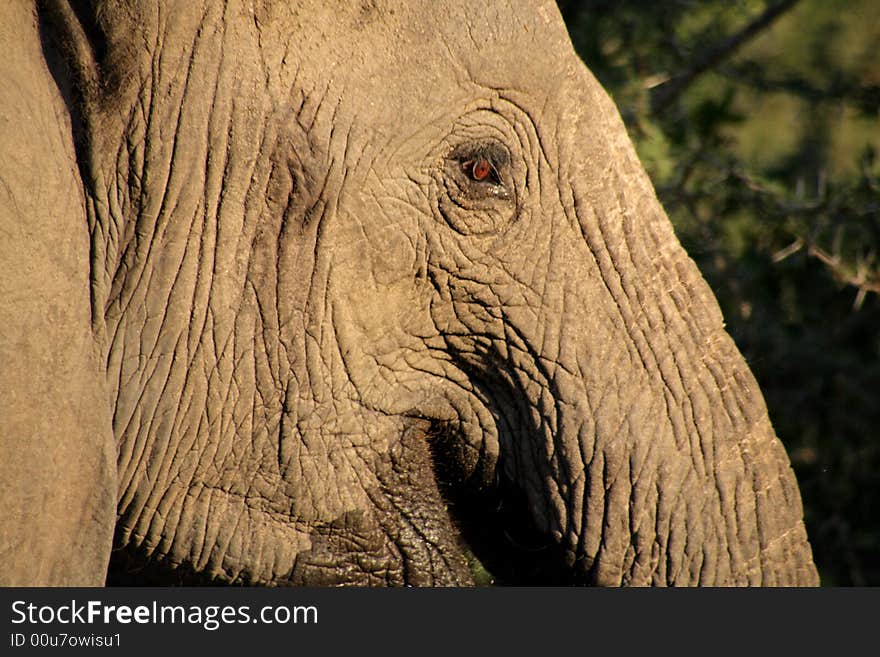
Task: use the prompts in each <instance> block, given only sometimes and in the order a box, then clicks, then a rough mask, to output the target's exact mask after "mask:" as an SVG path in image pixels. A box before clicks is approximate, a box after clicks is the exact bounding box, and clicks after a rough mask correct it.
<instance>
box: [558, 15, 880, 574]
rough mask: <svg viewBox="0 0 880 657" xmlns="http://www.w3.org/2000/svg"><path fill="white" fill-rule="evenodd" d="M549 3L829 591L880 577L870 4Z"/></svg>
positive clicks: (878, 97) (877, 38)
mask: <svg viewBox="0 0 880 657" xmlns="http://www.w3.org/2000/svg"><path fill="white" fill-rule="evenodd" d="M559 4H560V8H561V9H562V12H563V16H564V17H565V19H566V21H567V23H568V26H569V30H570V32H571V35H572V40H573V42H574V44H575V47H576V49H577V50H578V52H579V53H580V55H581V56H582V57H583V59H584V60H585V62H586V63H587V65H588V66H589V67H590V69H591V70H592V71H593V73H594V74H595V75H596V76H597V77H598V78H599V80H600V81H601V82H602V83H603V84H604V85H605V87H606V89H608V91H609V92H610V93H611V94H612V96H613V97H614V98H615V100H616V101H617V103H618V106H619V107H620V108H621V112H622V114H623V117H624V120H625V121H626V123H627V127H628V129H629V131H630V135H631V136H632V138H633V140H634V141H635V143H636V147H637V149H638V151H639V154H640V156H641V157H642V161H643V162H644V163H645V166H646V168H647V169H648V172H649V174H650V175H651V177H652V179H653V180H654V184H655V186H656V188H657V191H658V195H659V196H660V198H661V200H662V201H663V203H664V205H665V207H666V209H667V211H668V212H669V215H670V218H671V219H672V221H673V223H674V225H675V227H676V231H677V232H678V235H679V238H680V239H681V241H682V243H683V244H684V246H685V248H686V249H687V250H688V252H689V253H690V255H691V256H692V257H693V258H694V259H695V261H696V262H697V264H698V265H699V266H700V268H701V270H702V271H703V274H704V275H705V276H706V278H707V280H708V281H709V283H710V285H711V286H712V288H713V290H714V291H715V293H716V295H717V297H718V300H719V302H720V304H721V307H722V309H723V311H724V315H725V318H726V321H727V323H728V330H729V331H730V332H731V334H732V335H733V337H734V339H735V340H736V342H737V344H738V345H739V347H740V349H741V350H742V352H743V353H744V354H745V356H746V358H747V360H748V361H749V364H750V366H751V367H752V369H753V371H754V373H755V376H756V377H757V379H758V381H759V382H760V384H761V387H762V390H763V391H764V395H765V397H766V400H767V405H768V407H769V409H770V416H771V419H772V420H773V423H774V425H775V427H776V430H777V433H778V434H779V436H780V438H781V439H782V441H783V442H784V443H785V445H786V447H787V449H788V451H789V454H790V455H791V458H792V464H793V466H794V468H795V471H796V473H797V475H798V480H799V482H800V485H801V492H802V495H803V499H804V506H805V514H806V522H807V529H808V532H809V535H810V539H811V543H812V545H813V550H814V554H815V558H816V562H817V565H818V567H819V570H820V573H821V576H822V581H823V583H824V584H830V585H862V584H873V585H877V584H880V556H878V555H880V513H878V511H877V509H880V441H878V431H880V403H878V401H880V396H878V391H880V301H878V294H877V293H878V292H880V262H878V260H877V254H878V248H880V158H878V156H877V153H878V151H880V123H878V119H880V55H878V54H877V53H878V50H877V44H878V43H880V21H878V20H877V18H876V17H877V15H878V12H880V1H878V0H847V1H843V0H801V1H800V2H798V1H797V0H770V1H769V2H768V1H764V0H737V1H734V2H721V1H720V0H705V1H703V2H693V0H670V1H668V2H662V3H647V2H637V1H634V0H622V1H619V2H610V1H608V0H604V1H603V0H583V1H580V2H578V1H577V0H569V1H565V0H560V3H559ZM774 12H775V13H774Z"/></svg>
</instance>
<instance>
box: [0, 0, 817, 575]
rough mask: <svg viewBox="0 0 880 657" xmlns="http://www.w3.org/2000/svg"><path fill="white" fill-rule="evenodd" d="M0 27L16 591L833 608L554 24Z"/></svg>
mask: <svg viewBox="0 0 880 657" xmlns="http://www.w3.org/2000/svg"><path fill="white" fill-rule="evenodd" d="M91 5H97V7H93V6H91ZM0 14H2V16H0V46H2V47H0V52H3V53H4V55H3V60H2V62H0V89H2V90H3V92H2V96H0V152H2V153H3V154H4V156H3V161H2V162H0V234H2V239H0V262H2V263H3V267H2V277H0V286H2V287H0V326H2V327H3V329H2V332H0V362H2V364H3V369H2V370H0V377H2V380H0V418H2V419H0V422H2V425H0V431H2V434H0V438H2V453H0V486H2V508H0V561H2V563H3V568H0V580H2V583H4V584H51V585H55V584H101V583H103V582H105V577H107V573H108V567H109V580H108V581H110V582H111V583H113V582H123V583H141V582H164V583H168V582H205V581H225V582H231V583H259V584H282V583H294V584H366V585H384V584H394V585H399V584H415V585H431V584H435V585H436V584H467V583H470V582H471V574H470V570H469V568H468V563H467V558H468V557H467V554H468V550H471V551H472V552H473V553H474V554H476V556H477V557H479V558H480V559H481V560H482V561H483V562H484V563H485V564H486V565H487V566H488V568H489V569H490V570H491V571H492V572H494V574H495V575H496V576H497V577H498V578H499V579H500V580H501V581H504V582H510V583H530V582H543V583H590V584H602V585H621V584H623V585H627V584H629V585H649V584H655V585H666V584H676V585H683V584H735V585H744V584H754V585H757V584H762V585H770V584H779V585H795V584H796V585H809V584H816V583H817V575H816V570H815V567H814V566H813V562H812V557H811V551H810V546H809V543H808V541H807V537H806V534H805V531H804V525H803V522H802V508H801V500H800V496H799V492H798V489H797V485H796V482H795V478H794V475H793V473H792V470H791V468H790V466H789V462H788V459H787V457H786V454H785V451H784V449H783V447H782V445H781V444H780V442H779V441H778V440H777V438H776V437H775V435H774V432H773V429H772V428H771V426H770V422H769V420H768V417H767V411H766V409H765V406H764V402H763V400H762V397H761V394H760V392H759V390H758V387H757V385H756V383H755V380H754V378H753V377H752V375H751V373H750V372H749V370H748V368H747V366H746V364H745V362H744V361H743V358H742V356H741V355H740V354H739V353H738V351H737V349H736V348H735V346H734V345H733V343H732V342H731V340H730V338H729V337H728V335H727V334H726V333H725V331H724V328H723V322H722V317H721V313H720V311H719V309H718V305H717V303H716V301H715V299H714V298H713V296H712V293H711V292H710V290H709V288H708V286H707V285H706V283H705V282H704V281H703V279H702V278H701V277H700V274H699V272H698V271H697V269H696V267H695V266H694V264H693V262H692V261H691V260H690V259H689V258H688V257H687V255H686V254H685V253H684V251H683V250H682V248H681V246H680V245H679V243H678V241H677V240H676V238H675V236H674V234H673V231H672V227H671V225H670V223H669V221H668V219H667V217H666V215H665V214H664V212H663V210H662V208H661V207H660V205H659V204H658V202H657V199H656V197H655V194H654V191H653V189H652V186H651V183H650V182H649V180H648V178H647V177H646V175H645V173H644V171H643V169H642V167H641V165H640V164H639V162H638V161H637V159H636V156H635V154H634V151H633V148H632V145H631V144H630V142H629V140H628V138H627V135H626V132H625V130H624V127H623V125H622V124H621V121H620V118H619V116H618V113H617V111H616V109H615V108H614V106H613V105H612V102H611V101H610V100H609V98H608V96H607V95H606V94H605V93H604V92H603V91H602V89H601V88H600V87H599V85H598V83H597V82H596V80H595V79H594V78H593V77H592V76H591V75H590V73H589V72H588V71H587V70H586V68H585V67H584V66H583V64H582V63H581V62H580V61H579V60H578V58H577V57H576V55H575V54H574V52H573V50H572V47H571V44H570V42H569V39H568V36H567V34H566V31H565V27H564V25H563V23H562V20H561V19H560V16H559V13H558V11H557V9H556V7H555V5H554V4H553V3H547V2H544V3H540V2H510V3H506V2H488V3H473V2H461V3H458V2H444V3H439V2H438V3H434V2H430V3H429V2H395V1H391V0H388V1H385V0H377V1H370V2H363V3H357V2H338V3H337V2H325V1H323V0H321V1H317V0H316V1H314V2H283V1H281V0H263V1H259V0H228V2H217V1H216V0H203V1H192V2H190V1H187V2H176V3H172V2H155V1H154V0H143V2H137V1H131V2H122V1H120V0H107V1H104V0H95V2H93V3H88V2H81V3H78V5H77V10H76V12H74V11H73V10H72V9H71V8H70V7H68V6H67V4H66V3H65V2H63V1H61V2H58V1H53V2H46V3H43V4H41V5H40V6H39V7H37V8H35V7H32V6H31V3H29V2H23V1H19V0H16V1H12V2H4V3H3V6H2V9H0ZM10 90H14V91H12V92H11V91H10ZM480 160H486V161H487V162H488V163H490V164H491V167H492V171H491V175H489V176H487V177H486V178H485V179H484V180H476V179H475V177H476V176H475V175H474V162H480ZM111 546H113V548H114V549H113V556H112V559H111ZM466 546H469V547H466ZM108 563H109V566H108Z"/></svg>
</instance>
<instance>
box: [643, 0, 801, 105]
mask: <svg viewBox="0 0 880 657" xmlns="http://www.w3.org/2000/svg"><path fill="white" fill-rule="evenodd" d="M798 2H800V0H781V2H778V3H776V4H775V5H772V6H770V7H767V9H765V10H764V13H762V14H761V15H760V16H758V17H757V18H756V19H755V20H753V21H752V22H751V23H749V24H748V25H746V26H745V27H744V28H743V29H741V30H740V31H739V32H737V33H736V34H733V35H731V36H730V37H728V38H727V39H725V40H724V41H723V42H722V43H720V44H718V45H717V46H715V47H714V48H710V49H709V51H708V52H707V53H705V54H704V55H703V56H702V57H699V58H697V59H696V61H694V62H693V63H692V64H691V65H690V66H689V67H688V68H687V69H686V70H684V71H683V72H681V73H678V74H676V75H674V76H672V77H671V78H669V79H668V80H666V81H665V82H664V83H662V84H660V85H657V86H656V87H654V88H653V89H652V90H651V109H652V111H653V112H654V114H659V113H660V112H662V111H663V110H664V109H666V108H667V107H669V105H670V104H671V103H672V102H673V101H674V100H675V99H676V98H678V97H679V96H680V95H681V94H682V92H683V91H684V90H685V89H687V88H688V87H689V86H690V85H691V83H692V82H693V81H694V80H695V79H696V78H697V77H698V76H699V75H701V74H703V73H705V72H706V71H708V70H709V69H711V68H714V67H715V66H717V65H718V64H720V63H721V62H722V61H724V60H725V59H727V58H728V57H730V56H731V55H732V54H733V53H735V52H736V51H737V50H738V49H739V48H740V47H741V46H742V45H743V44H744V43H746V42H748V41H750V40H751V39H753V38H754V37H756V36H757V35H758V34H760V33H761V32H762V31H764V30H765V29H766V28H768V27H769V26H770V25H772V24H773V22H774V21H775V20H776V19H777V18H779V17H780V16H782V15H783V14H784V13H786V12H787V11H789V10H790V9H792V8H793V7H794V6H795V5H796V4H797V3H798Z"/></svg>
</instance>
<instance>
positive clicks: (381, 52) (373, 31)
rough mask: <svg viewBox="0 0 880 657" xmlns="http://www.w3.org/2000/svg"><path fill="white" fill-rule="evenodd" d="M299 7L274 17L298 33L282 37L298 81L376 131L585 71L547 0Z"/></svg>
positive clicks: (374, 0) (545, 90) (536, 90)
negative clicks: (287, 17)
mask: <svg viewBox="0 0 880 657" xmlns="http://www.w3.org/2000/svg"><path fill="white" fill-rule="evenodd" d="M296 11H297V14H298V15H296V16H293V17H292V19H291V21H276V24H277V25H278V26H279V27H280V29H282V30H291V29H293V30H295V31H293V32H287V35H286V36H287V38H289V39H297V40H298V42H297V43H296V44H288V48H290V47H293V48H295V49H296V50H298V55H299V58H300V59H301V61H300V66H299V67H298V68H297V71H296V75H297V76H298V77H299V76H303V75H304V76H305V77H306V78H309V79H313V80H318V81H324V82H326V81H328V80H329V81H330V83H331V84H333V85H334V86H335V87H336V88H338V89H340V90H341V91H340V93H341V94H343V95H344V96H345V97H348V98H351V99H353V102H355V103H356V104H357V111H358V114H359V115H360V117H361V119H363V120H364V122H369V123H370V124H371V125H373V126H375V127H379V126H382V125H386V124H387V125H393V126H394V127H395V128H396V129H399V128H400V127H401V126H402V125H405V124H406V122H407V121H408V120H412V121H418V120H424V119H425V116H424V114H423V113H424V112H425V111H429V112H430V111H431V110H432V109H433V108H438V109H439V108H450V107H453V106H455V105H460V104H461V103H467V102H468V101H469V100H470V99H471V98H473V96H474V94H475V89H480V88H484V89H493V90H518V91H526V92H528V93H529V95H530V96H532V97H534V98H536V99H537V100H542V99H543V98H545V97H547V96H552V95H555V94H557V93H558V92H559V88H560V85H561V83H562V82H563V81H564V80H565V79H566V78H571V77H577V73H578V69H579V68H582V66H581V65H580V62H579V60H578V59H577V58H576V56H575V55H574V53H573V50H572V47H571V42H570V40H569V37H568V34H567V32H566V29H565V26H564V24H563V22H562V20H561V18H560V16H559V11H558V9H557V8H556V6H555V3H553V2H531V1H528V2H490V3H473V2H451V3H440V2H430V3H428V2H417V3H413V2H406V1H403V0H365V1H364V2H354V3H348V2H339V3H337V2H329V3H328V2H319V3H316V6H313V7H308V8H300V9H298V10H296ZM279 38H281V39H282V40H283V39H284V38H285V35H284V34H280V35H279ZM365 101H366V102H365ZM418 113H422V115H421V116H420V115H419V114H418Z"/></svg>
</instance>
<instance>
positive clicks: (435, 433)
mask: <svg viewBox="0 0 880 657" xmlns="http://www.w3.org/2000/svg"><path fill="white" fill-rule="evenodd" d="M428 440H429V446H430V451H431V455H432V460H433V465H434V472H435V476H436V480H437V485H438V488H439V491H440V494H441V495H442V497H443V499H444V501H445V503H446V505H447V508H448V512H449V518H450V521H451V523H452V525H453V527H454V528H455V529H456V530H457V531H458V533H459V540H460V544H461V545H460V547H461V549H462V550H463V552H464V553H465V556H466V558H467V561H468V564H469V567H470V571H471V576H472V577H473V579H474V582H475V583H476V584H478V585H495V586H534V585H539V584H540V585H545V586H546V585H551V586H552V585H575V584H578V583H579V582H577V581H575V580H576V579H577V577H576V576H575V572H574V569H573V568H570V567H567V566H566V564H567V563H568V562H569V561H571V559H570V557H568V556H567V554H566V550H565V549H564V547H563V546H562V545H560V543H559V542H558V541H555V540H554V539H553V537H552V536H550V535H549V533H548V532H547V531H546V530H542V529H541V528H539V527H538V526H536V524H535V522H534V517H535V514H534V512H533V510H532V509H531V508H530V504H529V501H528V498H527V495H526V493H525V491H524V490H523V489H522V487H521V486H520V485H519V484H517V483H516V482H515V481H512V480H510V479H509V478H508V477H506V476H505V475H503V474H502V472H503V470H504V468H503V465H504V464H503V461H501V460H500V459H499V461H498V463H496V464H494V467H493V468H492V472H487V471H485V470H483V469H481V468H479V467H478V468H476V469H475V470H473V471H471V473H470V474H469V475H468V474H465V473H463V472H462V467H461V459H460V454H459V446H460V445H461V444H462V442H463V440H464V439H463V436H462V435H461V432H460V431H459V430H458V429H457V428H455V427H454V426H450V425H449V424H447V423H432V425H431V429H430V431H429V433H428ZM501 458H503V454H502V457H501Z"/></svg>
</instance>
